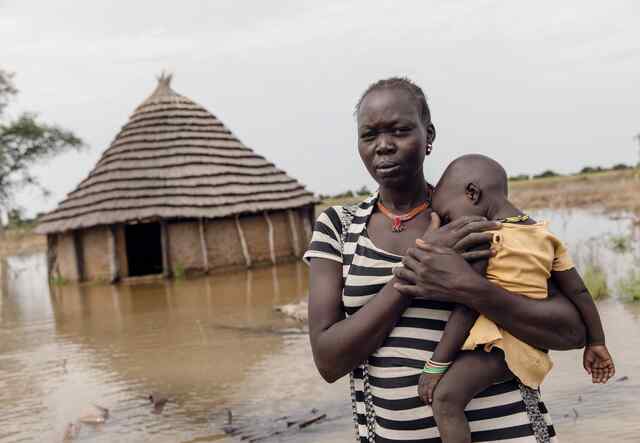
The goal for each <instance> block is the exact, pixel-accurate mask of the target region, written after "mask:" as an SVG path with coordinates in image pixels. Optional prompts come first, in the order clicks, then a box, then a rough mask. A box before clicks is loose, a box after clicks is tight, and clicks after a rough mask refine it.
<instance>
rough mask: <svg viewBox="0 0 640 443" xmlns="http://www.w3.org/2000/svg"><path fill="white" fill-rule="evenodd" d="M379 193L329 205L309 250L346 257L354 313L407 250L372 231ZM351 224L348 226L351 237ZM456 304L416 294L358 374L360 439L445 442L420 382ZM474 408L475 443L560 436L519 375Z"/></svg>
mask: <svg viewBox="0 0 640 443" xmlns="http://www.w3.org/2000/svg"><path fill="white" fill-rule="evenodd" d="M376 199H377V194H374V195H372V196H371V197H369V198H368V199H367V200H365V201H363V202H362V203H360V204H359V205H357V206H353V207H343V206H333V207H330V208H328V209H327V210H325V211H324V212H323V213H322V214H321V215H320V216H319V217H318V220H317V222H316V224H315V227H314V232H313V237H312V239H311V243H310V246H309V249H308V250H307V252H306V253H305V256H304V258H305V260H307V261H308V260H310V259H311V258H321V259H328V260H334V261H337V262H340V263H342V265H343V268H342V269H343V279H344V289H343V294H342V303H343V307H344V310H345V312H346V314H347V315H352V314H354V313H355V312H356V311H357V310H358V309H359V308H361V307H362V306H363V305H364V304H365V303H367V302H368V301H369V300H371V299H372V298H373V297H375V296H376V294H377V293H378V292H379V291H380V290H381V289H382V287H383V286H384V285H385V284H386V283H387V282H388V281H389V280H390V279H391V277H392V269H393V267H394V266H398V265H400V263H401V257H400V256H398V255H396V254H391V253H389V252H386V251H384V250H382V249H380V248H378V247H376V246H375V245H374V244H373V243H372V241H371V240H370V239H369V237H368V235H367V229H366V226H367V222H368V220H369V217H370V216H371V213H372V211H373V208H374V205H375V202H376ZM349 222H350V224H349ZM343 226H348V231H347V233H346V234H345V235H343ZM451 309H452V305H451V304H448V303H440V302H433V301H426V300H414V301H413V303H412V304H411V307H410V308H408V309H407V310H406V311H405V312H404V314H403V315H402V318H401V319H400V321H399V323H398V325H397V326H396V327H395V328H394V329H393V331H392V332H391V334H390V335H389V337H388V338H387V339H386V340H385V342H384V344H383V345H382V347H381V348H379V349H378V350H377V351H376V352H375V353H373V355H371V357H369V359H368V362H367V363H366V364H363V365H361V366H360V367H358V368H356V369H355V370H354V371H353V372H352V374H351V386H352V400H353V406H354V420H355V423H356V432H357V438H358V441H360V442H361V443H366V442H372V441H376V442H415V443H418V442H421V443H431V442H433V443H436V442H440V438H439V433H438V428H437V426H436V423H435V421H434V419H433V414H432V411H431V407H430V406H425V405H424V404H423V403H422V402H421V401H420V399H419V398H418V394H417V384H418V378H419V376H420V371H421V369H422V367H423V366H424V363H425V360H426V359H428V358H429V357H430V356H431V354H432V352H433V351H434V349H435V347H436V345H437V343H438V341H439V340H440V337H441V336H442V331H443V330H444V327H445V324H446V323H447V320H448V318H449V315H450V313H451ZM466 414H467V418H468V420H469V424H470V427H471V431H472V440H473V441H474V442H498V441H499V442H502V443H504V442H511V443H516V442H517V443H525V442H526V443H543V442H544V443H546V442H556V438H555V431H554V429H553V426H552V425H551V421H550V419H549V417H548V413H547V410H546V408H545V406H544V404H543V403H542V402H541V401H540V398H539V395H538V392H537V391H534V390H531V389H529V388H526V387H524V386H522V385H520V384H519V383H517V382H516V381H511V382H506V383H501V384H496V385H494V386H492V387H491V388H489V389H487V390H486V391H485V392H483V393H481V394H479V395H478V396H477V397H476V398H475V399H473V400H472V401H471V402H470V403H469V405H468V406H467V409H466ZM374 435H375V437H374Z"/></svg>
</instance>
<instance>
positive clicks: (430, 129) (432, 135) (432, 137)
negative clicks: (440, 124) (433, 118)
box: [427, 122, 436, 145]
mask: <svg viewBox="0 0 640 443" xmlns="http://www.w3.org/2000/svg"><path fill="white" fill-rule="evenodd" d="M434 141H436V127H435V126H433V123H431V122H429V123H428V124H427V144H428V145H432V144H433V142H434Z"/></svg>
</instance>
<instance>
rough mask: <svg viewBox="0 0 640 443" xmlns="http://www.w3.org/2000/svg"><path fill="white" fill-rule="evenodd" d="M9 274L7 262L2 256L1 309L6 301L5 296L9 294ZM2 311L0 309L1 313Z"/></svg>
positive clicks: (0, 261)
mask: <svg viewBox="0 0 640 443" xmlns="http://www.w3.org/2000/svg"><path fill="white" fill-rule="evenodd" d="M8 274H9V273H8V272H7V260H6V259H5V258H4V257H3V256H1V255H0V308H1V307H2V302H3V300H4V296H5V295H7V294H8V288H9V282H8ZM1 312H2V309H0V313H1Z"/></svg>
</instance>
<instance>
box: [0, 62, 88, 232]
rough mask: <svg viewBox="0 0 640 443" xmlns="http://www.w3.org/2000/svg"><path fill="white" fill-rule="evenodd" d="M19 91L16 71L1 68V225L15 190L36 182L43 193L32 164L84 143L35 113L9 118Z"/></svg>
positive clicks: (79, 146) (69, 132) (44, 190)
mask: <svg viewBox="0 0 640 443" xmlns="http://www.w3.org/2000/svg"><path fill="white" fill-rule="evenodd" d="M17 93H18V90H17V89H16V88H15V85H14V83H13V74H12V73H9V72H7V71H5V70H2V69H0V228H1V224H2V223H1V215H2V213H3V212H8V211H9V210H10V209H11V206H12V203H13V202H12V199H13V195H14V193H15V191H16V190H17V189H19V188H22V187H24V186H36V187H38V188H39V189H40V190H41V191H43V192H44V193H46V192H47V190H46V188H45V187H43V186H42V185H41V184H40V183H38V181H37V179H36V177H34V176H33V174H32V173H31V167H32V166H34V165H35V164H37V163H39V162H41V161H44V160H47V159H49V158H51V157H53V156H55V155H56V154H60V153H61V152H64V151H67V150H69V149H78V148H81V147H82V146H84V144H83V142H82V140H81V139H80V138H78V137H77V136H76V135H75V134H74V133H73V132H71V131H68V130H66V129H63V128H60V127H59V126H55V125H47V124H44V123H41V122H39V121H38V120H37V116H36V115H35V114H34V113H28V112H27V113H23V114H21V115H19V116H18V117H17V118H16V119H13V120H12V119H9V118H8V117H6V116H5V115H4V111H5V109H6V107H7V105H8V104H9V103H10V101H11V99H12V98H13V97H14V96H15V95H16V94H17Z"/></svg>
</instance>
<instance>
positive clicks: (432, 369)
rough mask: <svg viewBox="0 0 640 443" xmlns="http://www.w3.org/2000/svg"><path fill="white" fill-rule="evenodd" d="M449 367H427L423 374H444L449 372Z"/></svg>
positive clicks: (423, 369)
mask: <svg viewBox="0 0 640 443" xmlns="http://www.w3.org/2000/svg"><path fill="white" fill-rule="evenodd" d="M447 369H449V368H448V367H446V366H445V367H434V366H425V367H424V368H422V372H423V373H424V374H444V373H445V372H447Z"/></svg>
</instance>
